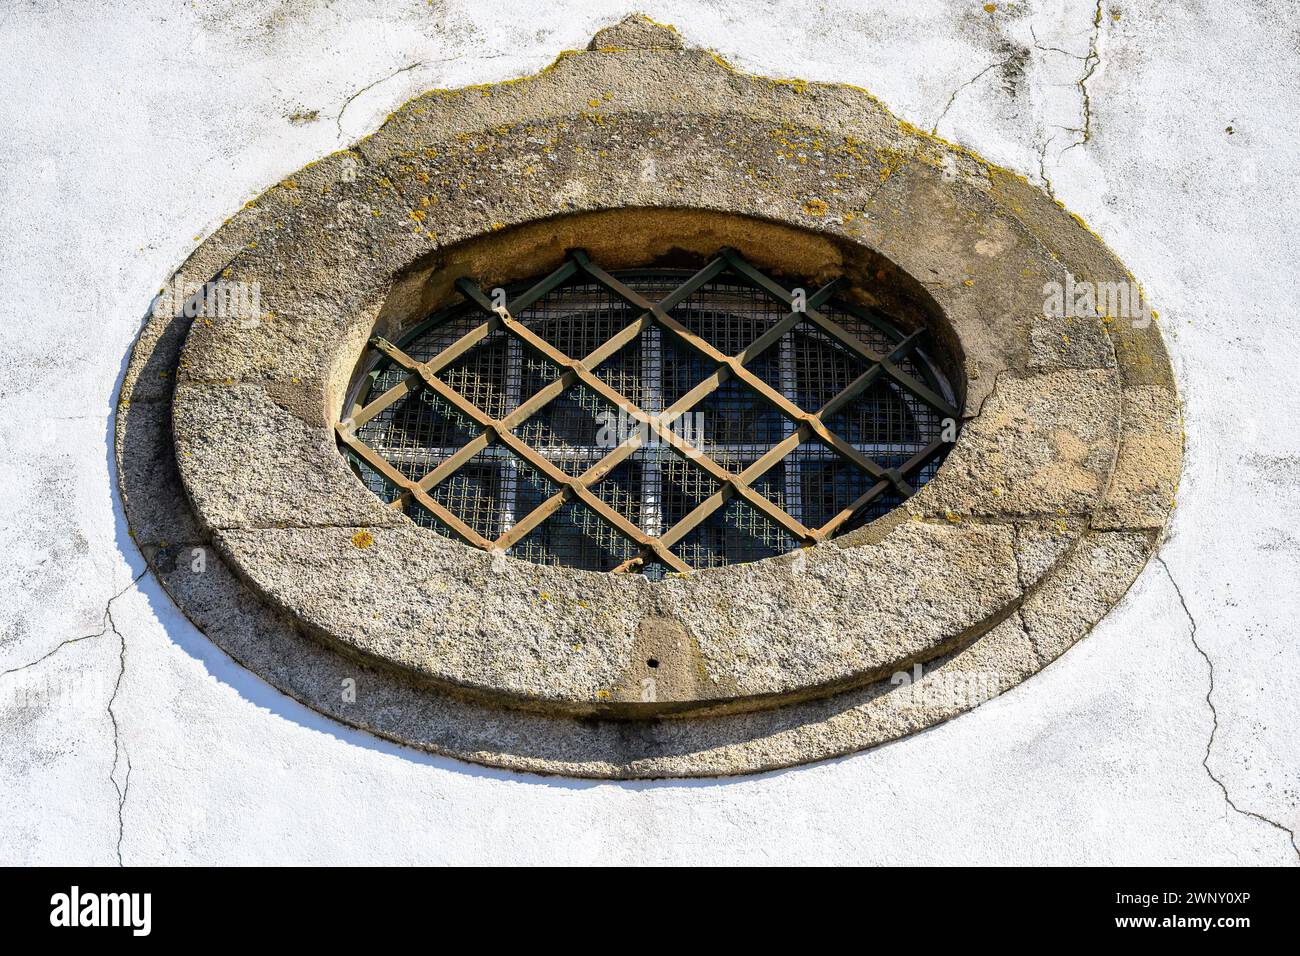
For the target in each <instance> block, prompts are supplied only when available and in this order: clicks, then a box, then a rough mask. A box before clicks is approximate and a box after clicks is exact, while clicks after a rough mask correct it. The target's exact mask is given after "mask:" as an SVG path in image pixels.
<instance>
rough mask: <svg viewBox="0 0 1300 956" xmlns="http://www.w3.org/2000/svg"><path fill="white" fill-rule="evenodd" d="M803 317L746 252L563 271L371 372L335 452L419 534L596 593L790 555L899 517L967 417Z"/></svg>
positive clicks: (480, 304) (894, 333) (886, 331)
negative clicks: (598, 577)
mask: <svg viewBox="0 0 1300 956" xmlns="http://www.w3.org/2000/svg"><path fill="white" fill-rule="evenodd" d="M834 286H835V283H834V282H832V283H830V284H828V285H826V286H824V287H822V288H821V289H818V290H816V291H815V292H811V293H807V294H806V295H803V294H802V293H801V295H802V301H801V299H800V298H799V297H797V296H796V292H793V291H791V290H787V289H785V288H784V287H782V286H780V285H778V284H777V283H775V282H774V281H772V280H771V279H770V278H768V277H767V276H765V275H764V274H763V273H761V272H759V271H758V270H757V269H755V268H754V267H753V266H752V265H750V264H749V263H748V262H746V261H745V260H744V259H743V258H742V257H741V256H740V255H739V254H738V253H736V252H735V251H734V250H730V249H724V250H722V252H720V253H719V255H718V257H717V258H716V259H715V260H714V261H712V262H710V263H709V264H708V265H707V266H705V267H704V268H703V269H701V270H700V271H699V272H696V273H694V274H692V273H690V272H686V271H681V270H642V271H636V272H621V273H618V274H617V275H611V274H610V273H607V272H605V271H604V270H603V269H601V268H600V267H599V266H597V265H596V264H595V263H593V262H592V261H591V260H590V259H589V258H588V257H587V256H586V255H585V254H584V253H582V252H573V253H571V254H570V255H569V258H568V259H567V260H566V261H565V263H564V264H563V265H562V266H561V267H560V268H559V269H557V270H556V271H555V272H553V273H552V274H551V275H549V276H547V277H546V278H544V279H542V280H541V281H539V282H537V283H536V284H534V285H532V286H531V287H529V288H525V289H520V290H515V294H514V296H513V297H510V296H507V299H506V302H505V304H504V305H502V306H500V307H495V306H494V304H493V301H492V300H491V299H489V298H488V296H487V295H485V294H484V292H483V291H482V290H481V289H480V288H479V287H478V286H477V285H475V284H474V283H472V282H470V281H469V280H467V279H461V280H458V282H457V287H458V288H459V290H460V291H461V293H462V294H463V295H464V296H465V300H466V301H465V302H464V303H463V304H462V305H459V306H455V307H453V308H452V309H450V310H446V311H444V312H442V313H439V314H438V315H435V316H434V317H432V318H430V319H429V320H428V321H426V322H424V323H423V324H421V325H420V326H418V327H416V328H415V329H413V330H411V332H409V333H408V334H407V335H406V336H405V337H404V338H403V340H402V342H401V343H400V344H399V345H394V344H392V343H390V342H388V341H385V340H384V339H380V338H376V339H373V340H371V347H372V348H373V349H374V351H375V354H376V364H375V367H374V368H373V370H372V371H371V372H370V373H369V375H368V377H367V380H366V381H365V382H364V383H363V385H362V387H361V390H360V392H359V397H358V403H357V406H356V411H355V413H354V414H353V415H352V416H351V417H350V418H348V419H347V420H346V421H344V422H342V423H341V424H340V425H339V426H338V427H337V431H338V435H339V439H340V441H341V443H342V445H343V447H344V448H345V450H346V451H347V453H348V454H349V456H350V457H351V459H352V461H353V465H354V467H355V469H356V470H357V473H358V474H359V475H360V476H361V478H362V480H363V481H364V482H365V483H366V485H367V486H368V487H369V488H370V489H371V490H372V491H374V492H375V493H376V494H377V495H380V496H381V497H382V498H383V499H384V500H385V501H388V502H389V503H390V507H392V508H395V509H400V510H401V511H403V512H404V513H405V514H407V515H408V516H409V517H410V518H411V519H412V520H413V521H415V522H416V523H417V524H420V525H422V526H424V527H428V528H431V529H433V530H435V531H437V532H439V533H441V534H445V535H449V536H452V537H456V538H459V539H461V540H463V541H466V542H468V543H469V544H472V545H474V546H476V547H479V548H483V549H485V550H494V551H505V552H507V553H509V554H512V555H514V556H516V557H520V558H524V559H526V560H529V561H536V562H540V563H545V564H562V565H569V566H573V567H580V568H587V569H591V570H602V571H628V570H634V569H635V570H645V571H646V572H647V573H652V574H655V573H662V572H663V571H664V570H671V571H679V572H680V571H687V570H690V569H693V568H704V567H715V566H719V565H724V564H732V563H735V562H740V561H755V560H758V559H760V558H766V557H772V556H774V555H778V554H783V553H785V552H787V551H790V550H792V549H794V548H798V547H800V546H802V545H807V544H813V543H816V542H818V541H822V540H825V539H826V538H829V537H831V536H832V535H835V534H838V533H841V532H843V531H846V530H849V529H851V528H854V527H858V526H860V525H862V524H864V523H865V522H867V521H870V520H871V519H873V518H876V517H878V516H880V515H882V514H884V513H885V512H887V511H889V510H890V509H892V508H894V507H896V506H897V505H898V504H899V503H901V502H902V501H903V500H904V499H906V498H907V497H908V496H909V495H911V494H913V493H914V491H915V489H916V488H919V487H920V486H921V485H923V484H924V483H925V482H926V481H928V480H929V479H930V478H931V477H932V476H933V475H934V473H935V471H936V470H937V469H938V466H939V464H940V462H941V460H942V457H943V455H944V453H945V451H946V449H947V447H948V441H950V440H951V438H952V437H953V429H952V428H950V427H948V428H946V427H945V425H946V424H947V423H949V422H952V423H955V422H956V420H957V416H958V409H957V408H956V407H955V405H954V404H953V399H952V392H951V390H950V389H949V387H948V385H947V383H946V381H945V380H944V379H943V377H942V376H941V375H940V374H939V373H938V372H937V371H936V369H935V368H934V367H933V366H932V365H931V364H930V362H929V361H928V360H927V359H926V358H925V356H924V354H923V353H922V352H920V351H919V350H918V344H919V341H920V338H921V336H922V333H921V332H915V333H912V334H911V335H904V334H902V333H901V332H899V331H898V330H896V329H895V328H894V327H893V326H892V325H891V324H890V323H889V322H888V321H887V320H886V319H885V318H884V317H883V316H881V315H879V314H878V313H876V312H875V311H874V310H869V309H863V308H860V307H857V306H853V305H849V304H846V303H842V302H837V301H835V300H832V298H831V295H832V293H833V291H834Z"/></svg>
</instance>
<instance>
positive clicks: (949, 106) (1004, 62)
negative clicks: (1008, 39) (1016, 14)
mask: <svg viewBox="0 0 1300 956" xmlns="http://www.w3.org/2000/svg"><path fill="white" fill-rule="evenodd" d="M1014 59H1015V57H1007V58H1006V59H1005V60H998V61H996V62H994V63H990V64H989V65H988V66H986V67H984V69H982V70H980V71H979V72H978V73H976V74H975V75H974V76H972V77H971V78H970V79H969V80H967V81H966V82H965V83H963V84H962V85H961V86H959V87H957V89H955V90H953V91H952V95H951V96H950V97H948V102H947V103H946V104H945V105H944V107H943V112H941V113H940V114H939V117H938V119H936V120H935V121H934V125H933V126H931V127H930V135H932V136H934V135H937V134H938V132H939V124H940V123H942V122H943V118H944V117H945V116H947V115H948V111H949V110H950V109H952V104H953V103H955V102H956V101H957V97H958V96H960V95H961V92H962V90H964V89H966V87H968V86H970V85H972V84H973V83H976V82H977V81H979V80H980V79H981V78H982V77H983V76H984V74H986V73H987V72H988V71H989V70H992V69H994V68H996V67H999V66H1003V67H1004V66H1006V65H1007V64H1008V63H1010V62H1011V61H1012V60H1014Z"/></svg>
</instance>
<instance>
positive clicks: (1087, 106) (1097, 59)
mask: <svg viewBox="0 0 1300 956" xmlns="http://www.w3.org/2000/svg"><path fill="white" fill-rule="evenodd" d="M1101 3H1102V0H1097V9H1096V13H1095V14H1094V15H1093V18H1092V38H1091V39H1090V40H1089V41H1088V54H1087V56H1085V57H1084V58H1083V76H1081V77H1079V79H1078V83H1077V85H1078V87H1079V94H1080V96H1081V97H1082V98H1083V127H1082V128H1081V129H1074V130H1072V131H1071V132H1075V133H1079V134H1080V136H1081V137H1082V138H1081V139H1080V140H1079V141H1078V142H1077V143H1071V144H1070V145H1069V146H1067V147H1065V149H1064V150H1062V151H1061V152H1065V151H1066V150H1070V149H1074V147H1076V146H1082V145H1083V144H1084V143H1086V142H1088V141H1089V140H1090V139H1092V94H1090V93H1089V92H1088V81H1089V80H1090V79H1092V75H1093V74H1094V73H1095V72H1097V67H1098V66H1099V65H1100V64H1101V53H1100V51H1099V50H1098V45H1099V44H1100V42H1101Z"/></svg>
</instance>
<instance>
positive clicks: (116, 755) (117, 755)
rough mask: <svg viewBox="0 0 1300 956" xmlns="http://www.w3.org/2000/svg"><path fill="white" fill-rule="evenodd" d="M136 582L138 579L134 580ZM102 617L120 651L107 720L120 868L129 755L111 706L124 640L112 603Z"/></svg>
mask: <svg viewBox="0 0 1300 956" xmlns="http://www.w3.org/2000/svg"><path fill="white" fill-rule="evenodd" d="M136 580H137V581H138V580H139V578H137V579H136ZM104 616H105V617H106V618H107V619H108V626H109V629H110V630H111V631H112V632H113V633H114V634H115V635H117V639H118V642H119V643H120V645H121V650H120V651H119V653H118V667H117V680H116V682H114V684H113V694H112V696H111V697H109V699H108V707H107V710H108V719H109V720H110V721H112V723H113V769H112V770H110V771H109V774H108V779H109V781H110V782H111V783H112V784H113V789H114V790H116V791H117V865H118V866H122V865H123V864H122V838H123V836H125V834H126V826H125V823H124V822H123V811H124V810H125V809H126V795H127V792H128V791H129V790H130V788H131V755H130V754H128V753H127V752H126V747H125V744H123V743H122V739H121V733H120V728H119V726H118V723H117V713H116V712H115V711H114V710H113V705H114V704H115V703H117V694H118V691H119V690H121V689H122V678H123V676H125V674H126V638H125V637H123V636H122V632H121V631H119V630H118V629H117V624H116V623H115V622H114V621H113V610H112V602H111V601H110V602H109V606H108V607H105V608H104ZM123 758H125V760H126V776H125V778H123V780H122V784H121V786H119V785H118V783H117V766H118V762H119V760H121V759H123Z"/></svg>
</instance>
